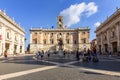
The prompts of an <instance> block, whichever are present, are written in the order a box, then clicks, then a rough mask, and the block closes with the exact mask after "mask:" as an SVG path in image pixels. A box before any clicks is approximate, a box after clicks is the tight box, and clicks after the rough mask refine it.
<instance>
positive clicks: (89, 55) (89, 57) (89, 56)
mask: <svg viewBox="0 0 120 80" xmlns="http://www.w3.org/2000/svg"><path fill="white" fill-rule="evenodd" d="M87 56H88V60H89V61H91V54H90V50H89V49H88V51H87Z"/></svg>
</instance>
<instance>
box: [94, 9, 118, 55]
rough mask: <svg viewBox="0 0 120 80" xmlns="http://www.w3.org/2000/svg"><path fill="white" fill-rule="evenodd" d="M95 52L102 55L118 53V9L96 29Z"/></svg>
mask: <svg viewBox="0 0 120 80" xmlns="http://www.w3.org/2000/svg"><path fill="white" fill-rule="evenodd" d="M95 32H96V36H97V50H98V51H100V52H101V53H102V54H108V53H110V52H111V53H112V54H113V55H117V54H118V52H120V9H118V8H117V10H116V11H115V12H114V13H113V14H112V15H111V16H110V17H108V18H107V20H105V21H104V22H103V23H102V24H101V25H100V26H99V27H98V28H97V29H96V31H95Z"/></svg>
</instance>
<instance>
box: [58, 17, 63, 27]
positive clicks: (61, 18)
mask: <svg viewBox="0 0 120 80" xmlns="http://www.w3.org/2000/svg"><path fill="white" fill-rule="evenodd" d="M57 28H58V29H64V26H63V16H58V17H57Z"/></svg>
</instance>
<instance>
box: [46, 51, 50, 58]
mask: <svg viewBox="0 0 120 80" xmlns="http://www.w3.org/2000/svg"><path fill="white" fill-rule="evenodd" d="M47 56H48V58H49V57H50V51H49V50H48V51H47Z"/></svg>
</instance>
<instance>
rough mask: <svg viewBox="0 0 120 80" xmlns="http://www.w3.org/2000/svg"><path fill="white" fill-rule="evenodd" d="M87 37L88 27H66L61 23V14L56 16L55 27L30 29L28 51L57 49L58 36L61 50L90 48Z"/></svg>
mask: <svg viewBox="0 0 120 80" xmlns="http://www.w3.org/2000/svg"><path fill="white" fill-rule="evenodd" d="M89 37H90V29H89V28H88V27H86V28H77V29H70V28H66V27H65V26H64V24H63V16H58V17H57V28H56V29H42V28H31V29H30V52H31V53H33V52H35V51H39V50H44V51H46V50H50V51H53V52H54V51H58V50H59V45H58V40H59V38H61V39H62V42H63V45H62V47H63V50H70V51H73V50H76V49H79V50H80V51H82V50H84V49H88V48H90V40H89Z"/></svg>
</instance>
